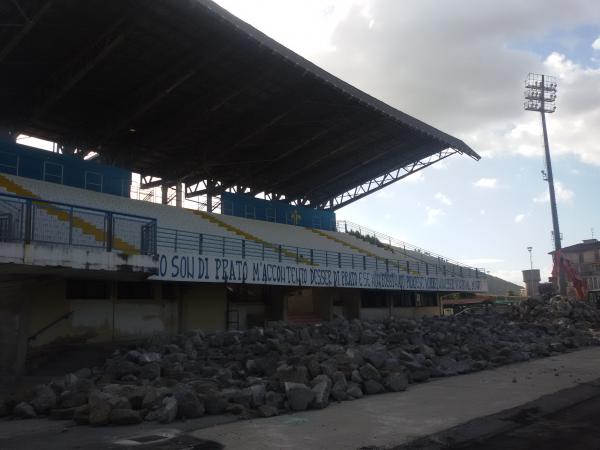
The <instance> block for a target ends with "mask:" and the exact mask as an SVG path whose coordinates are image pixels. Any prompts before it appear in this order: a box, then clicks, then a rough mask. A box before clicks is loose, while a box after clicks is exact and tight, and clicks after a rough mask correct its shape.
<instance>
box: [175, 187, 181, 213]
mask: <svg viewBox="0 0 600 450" xmlns="http://www.w3.org/2000/svg"><path fill="white" fill-rule="evenodd" d="M182 187H183V184H182V183H181V182H179V181H177V183H176V184H175V206H177V207H178V208H181V207H182V206H183V189H182Z"/></svg>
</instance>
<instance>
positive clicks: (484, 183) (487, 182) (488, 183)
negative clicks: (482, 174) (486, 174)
mask: <svg viewBox="0 0 600 450" xmlns="http://www.w3.org/2000/svg"><path fill="white" fill-rule="evenodd" d="M497 181H498V180H496V179H495V178H480V179H479V180H477V181H475V182H474V183H473V185H474V186H476V187H481V188H490V189H491V188H495V187H496V182H497Z"/></svg>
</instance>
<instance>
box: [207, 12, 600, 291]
mask: <svg viewBox="0 0 600 450" xmlns="http://www.w3.org/2000/svg"><path fill="white" fill-rule="evenodd" d="M217 3H219V4H220V5H221V6H223V7H224V8H226V9H227V10H229V11H230V12H232V13H233V14H235V15H236V16H238V17H240V18H241V19H243V20H245V21H246V22H248V23H250V24H251V25H253V26H255V27H256V28H258V29H259V30H261V31H262V32H264V33H265V34H267V35H269V36H270V37H272V38H274V39H275V40H277V41H279V42H280V43H282V44H283V45H285V46H287V47H288V48H290V49H292V50H294V51H295V52H297V53H299V54H300V55H302V56H304V57H305V58H307V59H309V60H310V61H312V62H314V63H315V64H317V65H319V66H320V67H322V68H324V69H325V70H327V71H329V72H331V73H332V74H334V75H336V76H338V77H339V78H341V79H343V80H344V81H347V82H349V83H351V84H353V85H354V86H356V87H358V88H359V89H361V90H363V91H365V92H367V93H369V94H371V95H373V96H375V97H377V98H378V99H380V100H382V101H384V102H386V103H388V104H390V105H391V106H393V107H395V108H397V109H399V110H401V111H403V112H405V113H408V114H410V115H412V116H415V117H417V118H419V119H421V120H423V121H424V122H426V123H428V124H430V125H433V126H435V127H437V128H439V129H441V130H442V131H445V132H447V133H450V134H452V135H454V136H456V137H458V138H460V139H462V140H464V141H465V142H466V143H467V144H468V145H469V146H471V147H472V148H473V149H474V150H475V151H477V152H478V153H479V154H480V155H481V156H482V159H481V161H479V162H476V161H474V160H472V159H470V158H468V157H466V156H453V157H451V158H448V159H446V160H444V161H443V162H441V163H437V164H436V165H434V166H432V167H430V168H428V169H425V170H424V171H422V172H419V173H417V174H414V175H412V176H410V177H408V178H406V179H404V180H402V181H400V182H398V183H395V184H393V185H391V186H389V187H387V188H385V189H383V190H381V191H379V192H377V193H375V194H373V195H370V196H368V197H366V198H364V199H362V200H359V201H357V202H355V203H353V204H351V205H349V206H347V207H345V208H342V209H341V210H339V211H338V219H347V220H351V221H353V222H357V223H359V224H362V225H365V226H367V227H370V228H373V229H375V230H378V231H381V232H384V233H387V234H389V235H392V236H394V237H396V238H398V239H402V240H405V241H407V242H410V243H412V244H414V245H418V246H420V247H423V248H425V249H428V250H431V251H434V252H436V253H440V254H443V255H446V256H448V257H450V258H453V259H457V260H460V261H462V262H465V263H467V264H470V265H474V266H477V267H484V268H485V269H486V270H488V271H490V272H491V273H492V274H494V275H497V276H500V277H502V278H505V279H507V280H510V281H513V282H518V283H520V284H522V283H521V281H522V276H521V270H523V269H527V268H529V263H530V261H529V253H528V251H527V247H529V246H531V247H533V250H532V256H533V265H534V267H536V268H540V269H541V270H542V277H543V278H546V277H547V276H549V274H550V271H551V265H552V262H551V259H550V256H549V255H548V252H549V251H551V250H552V249H553V243H552V237H551V229H552V222H551V215H550V205H549V201H548V194H547V192H548V185H547V183H546V182H545V181H544V180H543V178H542V175H541V170H544V169H545V166H544V156H543V151H544V150H543V141H542V134H541V120H540V117H539V114H538V113H534V112H526V111H523V91H524V86H523V82H524V80H525V78H526V77H527V74H528V73H529V72H535V73H544V74H547V75H552V76H555V77H557V78H558V86H559V87H558V89H559V90H558V99H557V103H556V105H557V110H556V113H554V114H551V115H548V116H547V122H548V130H549V140H550V147H551V151H552V155H553V168H554V174H555V180H556V188H557V195H558V211H559V220H560V226H561V234H562V236H563V245H571V244H575V243H577V242H579V241H581V240H582V239H589V238H591V237H592V235H594V236H595V237H599V236H600V200H599V198H598V195H599V194H600V127H599V125H600V8H599V7H598V2H597V0H587V1H586V0H569V1H568V2H567V1H563V0H528V1H527V2H524V1H522V0H502V1H498V0H448V1H444V2H440V1H439V0H401V1H400V0H217Z"/></svg>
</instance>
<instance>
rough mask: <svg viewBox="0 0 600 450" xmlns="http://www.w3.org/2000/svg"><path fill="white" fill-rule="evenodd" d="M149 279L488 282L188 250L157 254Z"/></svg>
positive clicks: (419, 285) (378, 285)
mask: <svg viewBox="0 0 600 450" xmlns="http://www.w3.org/2000/svg"><path fill="white" fill-rule="evenodd" d="M150 279H151V280H164V281H185V282H191V283H248V284H269V285H281V286H298V287H341V288H358V289H387V290H406V291H446V292H447V291H463V292H486V291H487V282H486V280H485V279H483V278H457V277H444V276H440V275H407V274H406V273H402V272H401V273H398V272H392V271H390V272H381V271H379V272H378V271H371V270H357V269H339V268H335V267H319V266H306V265H297V264H290V263H279V262H269V261H260V260H251V259H238V258H227V257H223V258H221V257H216V256H201V255H190V254H189V253H188V254H185V253H181V254H180V253H164V254H160V255H159V264H158V274H157V275H153V276H151V277H150Z"/></svg>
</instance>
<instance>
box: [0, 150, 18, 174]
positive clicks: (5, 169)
mask: <svg viewBox="0 0 600 450" xmlns="http://www.w3.org/2000/svg"><path fill="white" fill-rule="evenodd" d="M0 172H2V173H10V174H13V175H19V157H18V156H17V155H13V154H12V153H6V152H0Z"/></svg>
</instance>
